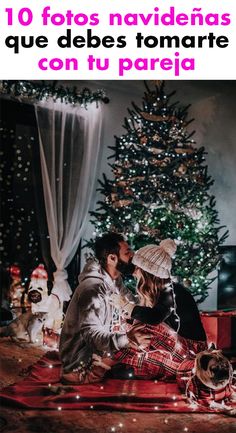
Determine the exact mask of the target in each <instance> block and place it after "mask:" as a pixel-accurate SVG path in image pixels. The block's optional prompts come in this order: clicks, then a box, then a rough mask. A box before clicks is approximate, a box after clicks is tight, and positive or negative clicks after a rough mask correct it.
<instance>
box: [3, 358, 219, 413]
mask: <svg viewBox="0 0 236 433" xmlns="http://www.w3.org/2000/svg"><path fill="white" fill-rule="evenodd" d="M59 378H60V362H59V360H58V354H57V353H56V352H48V353H47V354H46V355H45V356H44V357H43V358H42V359H41V360H40V361H39V362H37V363H36V364H35V365H34V366H33V367H32V370H31V372H30V375H29V376H28V377H27V378H25V379H24V380H22V381H21V382H19V383H17V384H16V385H11V386H9V387H7V388H5V389H3V390H2V391H1V392H0V398H1V403H2V404H5V405H8V406H15V407H22V408H25V409H56V410H64V409H91V410H92V409H99V410H119V411H140V412H157V411H159V412H213V410H212V409H209V408H204V407H195V408H192V407H191V406H190V405H189V403H188V402H187V401H186V398H185V396H183V395H181V394H180V391H179V389H178V386H177V384H176V383H165V382H160V381H157V380H156V381H154V380H152V381H147V380H117V379H109V380H106V381H104V382H103V383H98V384H92V385H78V386H73V387H72V386H64V385H62V384H60V382H59ZM214 412H215V410H214Z"/></svg>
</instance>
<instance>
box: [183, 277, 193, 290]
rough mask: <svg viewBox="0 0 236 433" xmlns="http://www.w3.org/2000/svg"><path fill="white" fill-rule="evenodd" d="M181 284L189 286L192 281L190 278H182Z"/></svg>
mask: <svg viewBox="0 0 236 433" xmlns="http://www.w3.org/2000/svg"><path fill="white" fill-rule="evenodd" d="M183 284H184V287H187V288H188V287H191V285H192V281H191V280H189V279H188V278H184V279H183Z"/></svg>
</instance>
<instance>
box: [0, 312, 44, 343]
mask: <svg viewBox="0 0 236 433" xmlns="http://www.w3.org/2000/svg"><path fill="white" fill-rule="evenodd" d="M46 318H47V314H46V313H37V314H33V313H32V312H31V311H27V312H26V313H23V314H21V315H20V316H19V317H17V318H16V319H14V320H13V321H12V322H11V323H10V324H9V325H7V326H2V327H0V337H11V338H12V339H13V340H14V341H18V340H24V341H26V342H29V343H35V342H37V338H38V337H39V338H40V337H41V335H40V334H42V330H43V326H44V323H45V321H46Z"/></svg>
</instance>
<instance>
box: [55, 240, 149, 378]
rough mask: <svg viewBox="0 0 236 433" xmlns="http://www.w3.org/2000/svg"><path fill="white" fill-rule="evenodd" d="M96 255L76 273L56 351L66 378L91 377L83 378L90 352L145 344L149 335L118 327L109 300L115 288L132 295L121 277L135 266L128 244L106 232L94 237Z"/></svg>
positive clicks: (101, 353) (117, 291) (101, 352)
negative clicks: (77, 278) (124, 285)
mask: <svg viewBox="0 0 236 433" xmlns="http://www.w3.org/2000/svg"><path fill="white" fill-rule="evenodd" d="M95 256H96V258H97V260H98V261H97V262H96V261H90V262H89V263H88V264H87V265H86V266H85V268H84V270H83V272H82V273H81V274H80V277H79V286H78V287H77V289H76V291H75V293H74V295H73V297H72V299H71V302H70V305H69V307H68V310H67V313H66V317H65V321H64V325H63V328H62V333H61V338H60V344H59V352H60V358H61V361H62V368H63V372H62V381H63V382H64V383H86V381H87V382H89V379H88V380H86V377H88V375H87V372H88V371H89V366H90V365H91V362H92V357H93V356H94V355H95V356H96V354H97V355H101V356H109V355H110V354H112V353H113V352H116V351H117V350H120V349H122V348H125V347H132V345H133V344H136V345H139V346H142V347H145V346H147V345H148V344H149V342H150V338H151V337H150V336H149V335H147V334H145V335H144V334H142V328H143V325H139V326H137V327H134V328H133V329H132V330H131V331H130V332H128V333H126V332H125V331H122V327H121V323H120V317H119V314H118V311H119V309H118V310H116V309H115V308H114V307H113V306H112V305H111V302H110V296H111V295H112V294H114V293H117V294H121V295H123V296H126V297H127V298H128V299H130V300H133V295H132V294H131V293H130V292H129V291H128V290H126V289H125V288H124V287H123V285H122V279H121V276H122V275H131V274H132V273H133V271H134V265H133V264H132V257H133V252H132V250H131V249H130V246H129V245H128V243H127V242H126V241H125V240H124V238H123V236H122V235H120V234H117V233H107V234H104V235H103V236H102V237H100V238H97V239H96V242H95ZM93 371H94V370H93ZM93 374H96V372H94V373H93ZM91 381H96V379H95V378H94V377H93V379H92V380H91Z"/></svg>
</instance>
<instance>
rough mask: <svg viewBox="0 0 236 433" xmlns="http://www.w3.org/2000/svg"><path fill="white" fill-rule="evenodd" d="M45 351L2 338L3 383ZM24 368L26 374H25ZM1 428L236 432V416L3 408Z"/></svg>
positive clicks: (42, 432)
mask: <svg viewBox="0 0 236 433" xmlns="http://www.w3.org/2000/svg"><path fill="white" fill-rule="evenodd" d="M43 353H44V351H43V350H42V349H40V348H36V347H32V346H29V345H16V343H13V342H11V341H10V340H9V339H7V338H3V339H1V341H0V381H1V382H0V383H1V386H6V385H8V384H10V383H14V382H16V381H19V380H22V378H23V377H24V369H26V368H27V367H28V366H29V365H31V364H32V363H34V362H36V361H37V359H39V358H40V356H41V355H42V354H43ZM22 370H23V375H22ZM0 432H12V433H25V432H27V433H28V432H30V433H31V432H33V433H64V432H70V433H110V432H115V433H131V432H132V433H167V432H168V433H169V432H171V433H172V432H176V433H181V432H189V433H218V432H219V433H236V418H233V417H228V416H226V415H213V414H194V415H193V414H171V413H164V414H163V413H161V414H158V413H153V414H150V413H146V414H143V413H142V414H141V413H135V412H105V411H92V410H91V411H64V412H63V411H61V412H58V411H51V410H50V411H32V410H30V411H23V410H17V409H15V408H14V409H12V408H11V409H10V408H7V407H2V408H1V414H0Z"/></svg>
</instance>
